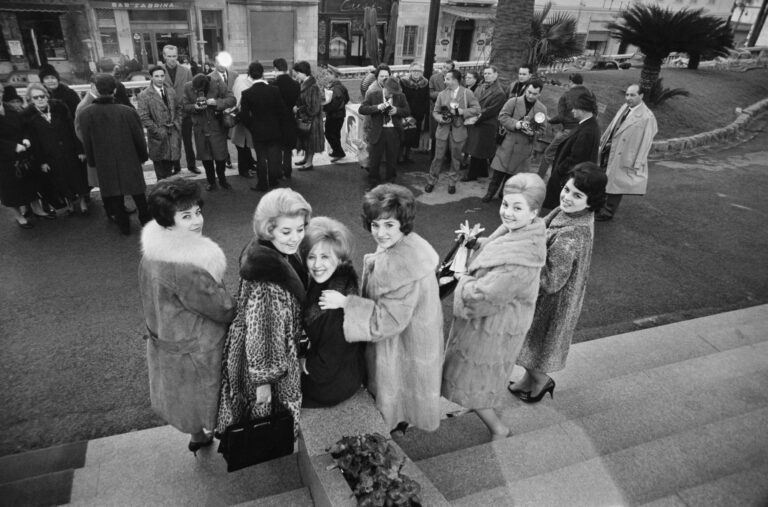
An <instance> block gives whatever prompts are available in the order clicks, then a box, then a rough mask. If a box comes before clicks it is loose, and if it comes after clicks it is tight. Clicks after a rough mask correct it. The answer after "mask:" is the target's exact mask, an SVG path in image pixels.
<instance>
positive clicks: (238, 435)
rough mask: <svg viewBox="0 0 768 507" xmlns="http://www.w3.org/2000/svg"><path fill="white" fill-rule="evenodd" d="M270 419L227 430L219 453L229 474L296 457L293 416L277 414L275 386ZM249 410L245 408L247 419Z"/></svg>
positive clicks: (221, 439)
mask: <svg viewBox="0 0 768 507" xmlns="http://www.w3.org/2000/svg"><path fill="white" fill-rule="evenodd" d="M272 392H273V397H272V410H271V413H270V415H268V416H265V417H260V418H258V419H253V420H250V421H242V422H240V423H238V424H233V425H231V426H228V427H227V429H226V430H224V434H223V435H221V437H220V438H219V440H220V443H219V452H220V453H221V454H222V456H224V459H225V460H226V462H227V472H234V471H236V470H240V469H241V468H245V467H249V466H251V465H256V464H258V463H263V462H265V461H269V460H273V459H276V458H280V457H282V456H288V455H289V454H293V443H294V438H293V415H292V414H291V412H290V410H287V409H286V410H285V411H283V412H281V411H278V406H279V405H278V402H277V401H276V398H277V396H276V394H277V393H276V392H275V386H274V385H273V386H272ZM249 413H250V410H249V409H248V407H247V406H246V409H245V411H244V412H243V414H244V416H243V417H244V418H247V417H248V414H249Z"/></svg>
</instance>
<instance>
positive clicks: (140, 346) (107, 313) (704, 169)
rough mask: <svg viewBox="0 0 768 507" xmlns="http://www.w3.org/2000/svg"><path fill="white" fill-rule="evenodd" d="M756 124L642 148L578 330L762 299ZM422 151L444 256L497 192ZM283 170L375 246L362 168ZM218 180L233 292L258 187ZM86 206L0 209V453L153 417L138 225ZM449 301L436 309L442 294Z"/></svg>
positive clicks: (607, 233) (414, 185)
mask: <svg viewBox="0 0 768 507" xmlns="http://www.w3.org/2000/svg"><path fill="white" fill-rule="evenodd" d="M754 134H755V137H754V138H753V139H752V140H750V141H748V142H746V143H744V144H742V145H739V146H736V147H732V148H728V149H725V150H722V151H719V152H715V153H711V154H707V155H700V156H695V157H691V158H686V159H679V160H669V161H656V162H654V163H653V164H652V165H651V168H650V175H651V176H650V183H649V187H648V195H647V196H645V197H627V198H625V199H624V201H623V202H622V205H621V208H620V209H619V212H618V214H617V216H616V218H615V219H614V220H613V221H612V222H607V223H598V224H596V238H595V247H594V256H593V260H592V269H591V275H590V280H589V284H588V288H587V295H586V299H585V303H584V309H583V313H582V316H581V320H580V323H579V329H578V332H577V337H576V341H583V340H589V339H594V338H597V337H602V336H608V335H613V334H617V333H620V332H625V331H630V330H634V329H638V328H642V327H650V326H654V325H659V324H663V323H667V322H673V321H679V320H685V319H688V318H692V317H698V316H702V315H708V314H713V313H718V312H721V311H726V310H731V309H735V308H743V307H747V306H752V305H756V304H762V303H766V302H768V263H766V262H765V258H766V254H765V252H766V251H768V228H767V227H766V220H768V199H765V193H766V191H768V132H766V130H765V122H761V123H760V124H759V125H758V127H756V128H755V132H754ZM427 165H428V160H427V158H426V156H425V155H421V156H419V157H418V158H417V159H416V163H415V164H413V165H412V166H407V167H405V168H404V170H403V172H401V173H400V175H399V182H400V183H401V184H404V185H407V186H409V187H410V188H411V189H413V190H414V193H415V194H417V198H418V202H419V204H418V208H417V218H416V227H415V230H416V231H417V232H418V233H419V234H421V235H422V236H424V237H425V238H426V239H427V240H428V241H429V242H430V243H431V244H432V245H433V246H434V247H435V248H436V250H437V251H438V252H439V253H440V254H441V255H443V254H444V253H445V252H446V251H447V250H448V248H449V247H450V245H451V243H452V241H453V237H454V235H453V231H454V230H455V229H456V228H457V225H458V224H459V223H461V222H463V221H464V220H469V221H470V223H475V222H479V223H481V224H483V225H484V226H485V227H486V229H487V230H488V231H491V230H492V229H493V228H494V227H496V226H497V225H498V223H499V219H498V204H499V201H494V202H492V203H489V204H484V203H482V202H481V201H480V198H479V197H480V196H481V195H482V194H483V193H484V184H483V183H468V184H460V185H459V189H458V190H459V191H458V192H457V193H456V194H455V195H448V194H447V193H446V185H445V184H444V183H441V184H440V185H438V187H437V188H436V190H435V192H434V193H432V194H423V193H422V188H423V186H424V183H425V182H426V178H425V172H424V171H425V170H426V168H427ZM294 175H295V176H294V179H293V181H292V183H291V186H292V187H293V188H294V189H295V190H297V191H298V192H300V193H302V194H303V195H304V196H305V197H306V198H307V200H308V201H309V202H310V203H311V205H312V206H313V208H314V212H315V215H329V216H332V217H335V218H337V219H339V220H341V221H342V222H344V223H346V224H348V225H349V227H350V229H351V230H352V231H353V233H354V234H355V236H356V240H357V244H356V255H355V265H356V267H358V268H359V267H360V265H361V260H362V255H363V254H364V253H366V252H370V251H372V250H373V249H374V243H373V241H372V240H371V238H370V237H369V236H368V233H366V232H365V231H364V229H363V227H362V225H361V219H360V213H361V205H360V202H361V196H362V194H363V192H364V191H365V177H364V176H365V175H364V173H363V172H362V171H361V170H360V169H359V167H358V166H357V164H346V165H337V166H325V167H316V169H315V170H314V171H312V172H306V173H298V172H295V173H294ZM230 181H231V182H232V184H233V186H234V190H233V191H222V190H219V191H218V192H215V193H209V194H207V195H205V207H204V213H205V219H206V222H205V231H204V233H205V234H206V235H208V236H210V237H211V238H212V239H214V240H215V241H217V242H218V243H219V244H220V245H221V246H222V248H223V249H224V251H225V252H226V254H227V257H228V260H229V269H228V274H227V277H226V282H227V286H228V287H229V289H230V290H232V291H234V290H235V289H236V283H237V267H236V259H237V257H238V254H239V253H240V250H241V249H242V247H243V246H244V245H245V243H246V242H247V241H248V240H249V238H250V236H251V234H252V232H251V229H250V219H251V215H252V213H253V210H254V208H255V205H256V203H257V202H258V198H259V196H260V195H261V194H258V193H255V192H252V191H250V190H249V189H248V186H249V185H250V184H251V183H252V181H246V180H243V179H242V178H239V177H236V176H235V177H231V178H230ZM92 210H93V211H92V213H91V215H90V216H81V215H75V216H72V217H68V216H60V217H59V218H58V219H57V220H52V221H47V220H46V221H37V222H36V226H35V228H34V229H31V230H22V229H20V228H19V227H17V226H16V225H15V223H14V221H13V219H12V217H11V215H10V213H7V214H3V215H2V217H3V219H2V220H0V343H1V344H2V355H1V356H0V385H2V390H0V429H1V430H2V436H1V437H0V455H4V454H9V453H13V452H19V451H22V450H27V449H32V448H39V447H46V446H49V445H53V444H56V443H63V442H71V441H75V440H81V439H90V438H95V437H100V436H105V435H110V434H115V433H122V432H126V431H130V430H133V429H139V428H146V427H150V426H155V425H159V424H162V421H161V420H159V419H158V418H157V417H155V416H154V415H153V414H152V412H151V409H150V407H149V392H148V385H147V368H146V361H145V348H144V347H145V345H144V341H143V340H142V335H143V334H144V325H143V319H142V314H141V306H140V302H139V299H138V291H137V284H138V281H137V266H138V262H139V257H140V252H139V245H138V239H139V235H138V232H134V234H133V235H131V236H128V237H126V236H122V235H121V234H120V233H119V232H118V229H117V227H116V226H115V225H114V224H112V223H110V222H109V221H107V220H106V218H105V216H104V213H103V211H102V210H101V208H100V206H99V203H98V201H94V204H93V205H92ZM132 220H134V230H135V231H136V230H137V229H138V224H137V222H136V218H135V215H134V218H132ZM445 311H446V319H447V320H448V319H449V317H450V315H449V312H450V301H448V302H446V305H445ZM446 330H447V328H446Z"/></svg>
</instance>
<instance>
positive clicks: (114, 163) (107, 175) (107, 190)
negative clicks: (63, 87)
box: [80, 74, 151, 234]
mask: <svg viewBox="0 0 768 507" xmlns="http://www.w3.org/2000/svg"><path fill="white" fill-rule="evenodd" d="M115 87H116V83H115V78H114V77H112V76H111V75H109V74H101V75H99V76H98V77H97V78H96V91H97V92H98V94H99V98H97V99H95V100H94V101H93V104H91V105H90V106H88V107H86V108H85V109H83V111H82V113H80V130H81V133H82V136H83V147H84V148H85V156H86V158H87V159H88V165H90V166H92V167H96V172H97V174H98V180H99V189H100V190H101V196H102V198H103V200H104V206H105V207H106V208H107V213H108V214H110V215H112V216H114V217H115V221H116V222H117V224H118V225H119V226H120V231H121V232H122V233H123V234H130V233H131V227H130V223H129V219H128V214H127V213H126V211H125V208H124V206H123V196H124V195H131V196H132V197H133V202H134V203H135V204H136V209H137V210H138V212H139V221H140V222H141V223H142V225H143V224H145V223H146V222H148V221H149V220H150V219H151V217H150V215H149V211H148V209H147V199H146V196H145V195H144V191H145V190H146V183H145V182H144V173H143V171H142V167H141V166H142V164H143V163H144V162H146V161H147V159H148V158H149V154H148V153H147V142H146V140H145V139H144V129H143V128H142V126H141V120H140V119H139V114H138V113H137V112H136V111H135V110H134V109H132V108H130V107H128V106H124V105H122V104H116V103H115V100H114V97H113V95H114V93H115Z"/></svg>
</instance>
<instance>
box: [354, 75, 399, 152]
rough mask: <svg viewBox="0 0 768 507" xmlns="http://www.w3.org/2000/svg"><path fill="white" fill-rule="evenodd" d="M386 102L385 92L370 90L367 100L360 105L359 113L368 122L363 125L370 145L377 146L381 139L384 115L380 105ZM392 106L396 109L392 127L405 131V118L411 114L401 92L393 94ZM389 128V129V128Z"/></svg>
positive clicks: (366, 95) (366, 96)
mask: <svg viewBox="0 0 768 507" xmlns="http://www.w3.org/2000/svg"><path fill="white" fill-rule="evenodd" d="M383 102H384V92H383V91H381V90H380V89H378V90H374V89H369V90H368V93H366V94H365V100H363V103H362V104H360V108H359V109H358V112H359V113H360V114H362V115H364V116H365V117H366V118H368V120H367V121H366V122H365V124H364V125H363V128H364V129H365V132H366V136H367V137H366V138H367V139H368V142H369V143H370V144H376V143H378V142H379V138H381V129H382V128H383V126H384V113H382V112H381V110H380V109H379V104H381V103H383ZM392 105H393V106H394V107H395V114H393V115H391V118H392V125H393V126H394V128H395V129H396V130H397V131H398V132H402V130H403V118H404V117H406V116H408V115H409V114H410V109H409V107H408V101H407V100H406V99H405V95H403V94H402V93H401V92H396V93H393V94H392ZM387 128H389V127H387Z"/></svg>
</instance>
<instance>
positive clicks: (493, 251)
mask: <svg viewBox="0 0 768 507" xmlns="http://www.w3.org/2000/svg"><path fill="white" fill-rule="evenodd" d="M502 227H503V226H502ZM502 227H500V228H498V229H496V231H495V232H494V233H493V234H492V235H491V236H490V237H489V238H488V240H487V241H485V242H483V246H482V247H481V248H480V250H479V251H478V252H477V254H475V255H474V257H473V258H472V259H471V260H470V262H469V271H477V270H478V269H482V268H485V269H488V268H492V267H496V266H502V265H507V264H511V265H518V266H525V267H532V268H540V267H542V266H544V263H545V262H546V259H547V239H546V228H545V227H544V221H543V220H542V219H541V218H538V217H536V218H535V219H534V220H533V222H531V223H530V224H529V225H526V226H525V227H523V228H521V229H517V230H515V231H509V230H508V229H507V228H506V227H503V228H502ZM505 231H506V232H505Z"/></svg>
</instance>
